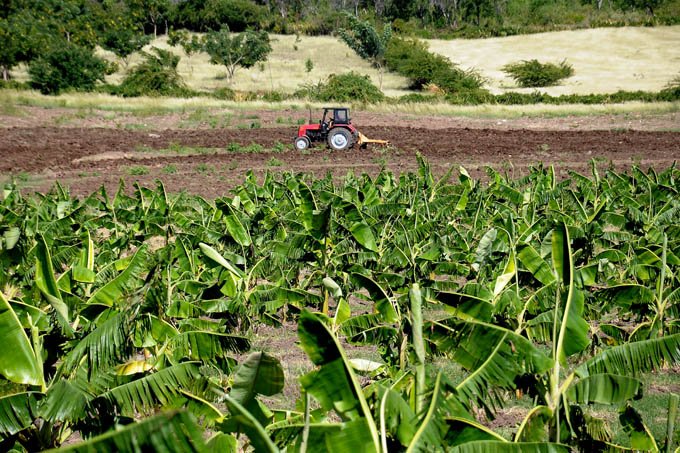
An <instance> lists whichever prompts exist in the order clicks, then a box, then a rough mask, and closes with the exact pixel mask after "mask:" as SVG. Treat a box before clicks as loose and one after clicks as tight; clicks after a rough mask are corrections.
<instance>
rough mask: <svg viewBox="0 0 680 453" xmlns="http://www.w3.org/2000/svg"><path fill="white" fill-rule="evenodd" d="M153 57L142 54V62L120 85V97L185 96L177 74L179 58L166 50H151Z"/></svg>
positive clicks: (184, 87) (189, 93) (183, 86)
mask: <svg viewBox="0 0 680 453" xmlns="http://www.w3.org/2000/svg"><path fill="white" fill-rule="evenodd" d="M152 51H153V52H154V53H155V55H153V54H150V53H146V52H142V55H143V56H144V61H143V62H142V63H140V64H139V65H138V66H136V67H134V68H133V69H132V70H130V72H129V73H128V75H127V76H126V77H125V79H124V80H123V83H121V84H120V87H119V89H118V94H121V95H122V96H125V97H128V96H180V97H183V96H187V95H191V94H192V93H191V91H190V90H188V89H187V88H186V86H185V85H184V81H183V80H182V77H181V76H180V75H179V73H178V72H177V65H178V64H179V60H180V58H179V57H178V56H176V55H174V54H172V53H171V52H168V51H167V50H162V49H158V48H156V47H153V48H152Z"/></svg>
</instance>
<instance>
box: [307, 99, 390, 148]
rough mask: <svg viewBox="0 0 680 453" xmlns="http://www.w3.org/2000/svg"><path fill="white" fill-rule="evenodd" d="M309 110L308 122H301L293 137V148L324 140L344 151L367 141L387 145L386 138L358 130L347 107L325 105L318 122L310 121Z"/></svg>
mask: <svg viewBox="0 0 680 453" xmlns="http://www.w3.org/2000/svg"><path fill="white" fill-rule="evenodd" d="M311 117H312V115H311V110H310V115H309V123H310V124H303V125H302V126H300V129H299V130H298V135H297V137H295V140H294V143H295V148H296V149H298V150H300V151H302V150H305V149H307V148H309V147H310V146H311V145H312V143H314V142H325V143H326V144H327V145H328V147H330V148H331V149H333V150H334V151H344V150H346V149H349V148H352V147H353V146H354V145H359V147H362V148H365V147H366V145H367V144H368V143H378V144H381V145H388V144H389V142H388V141H386V140H372V139H369V138H367V137H366V136H365V135H364V134H362V133H361V132H359V131H358V130H357V129H356V128H355V127H354V126H353V125H352V120H351V119H350V117H349V109H347V108H344V107H326V108H324V110H323V116H322V117H321V120H320V121H319V123H318V124H316V123H312V118H311Z"/></svg>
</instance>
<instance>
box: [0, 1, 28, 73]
mask: <svg viewBox="0 0 680 453" xmlns="http://www.w3.org/2000/svg"><path fill="white" fill-rule="evenodd" d="M31 22H32V18H31V17H30V16H29V15H28V14H13V15H11V16H8V17H7V18H6V19H0V42H2V46H0V72H2V80H5V81H7V80H9V71H10V69H12V68H13V67H14V66H16V65H17V64H19V63H20V62H22V61H27V60H28V59H29V57H30V55H31V54H32V50H33V49H32V47H33V46H32V45H31V39H30V38H31V37H32V36H33V35H32V34H31V30H30V29H31V27H30V24H31Z"/></svg>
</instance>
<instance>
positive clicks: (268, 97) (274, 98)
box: [261, 91, 284, 102]
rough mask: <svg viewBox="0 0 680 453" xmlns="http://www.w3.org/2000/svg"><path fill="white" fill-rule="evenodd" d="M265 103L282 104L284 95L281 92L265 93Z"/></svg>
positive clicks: (263, 96)
mask: <svg viewBox="0 0 680 453" xmlns="http://www.w3.org/2000/svg"><path fill="white" fill-rule="evenodd" d="M261 97H262V100H263V101H267V102H281V101H283V98H284V95H283V94H282V93H281V92H279V91H265V92H264V93H262V95H261Z"/></svg>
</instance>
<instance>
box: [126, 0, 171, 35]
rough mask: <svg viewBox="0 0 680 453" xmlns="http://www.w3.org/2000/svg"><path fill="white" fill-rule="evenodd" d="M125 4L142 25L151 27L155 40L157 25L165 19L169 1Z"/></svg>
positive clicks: (139, 0) (129, 1) (140, 0)
mask: <svg viewBox="0 0 680 453" xmlns="http://www.w3.org/2000/svg"><path fill="white" fill-rule="evenodd" d="M125 3H126V4H127V5H128V7H129V8H130V9H131V10H132V12H133V14H134V15H135V17H137V18H139V19H140V20H141V21H142V23H143V24H144V23H150V24H151V25H152V26H153V37H154V39H155V38H156V37H157V36H158V25H159V24H160V23H161V22H162V21H164V20H166V19H167V15H168V11H169V10H170V6H171V3H170V0H126V2H125ZM166 23H167V22H166ZM166 32H167V25H166Z"/></svg>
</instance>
